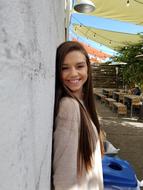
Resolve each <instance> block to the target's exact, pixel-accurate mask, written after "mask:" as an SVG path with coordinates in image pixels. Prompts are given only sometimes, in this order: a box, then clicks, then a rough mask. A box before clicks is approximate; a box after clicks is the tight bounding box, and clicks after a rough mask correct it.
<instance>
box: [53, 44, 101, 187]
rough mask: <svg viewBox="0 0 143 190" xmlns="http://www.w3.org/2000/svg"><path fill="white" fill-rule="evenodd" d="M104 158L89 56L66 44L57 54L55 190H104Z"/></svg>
mask: <svg viewBox="0 0 143 190" xmlns="http://www.w3.org/2000/svg"><path fill="white" fill-rule="evenodd" d="M102 154H103V144H102V142H101V139H100V125H99V122H98V118H97V114H96V110H95V104H94V97H93V89H92V78H91V68H90V61H89V57H88V54H87V52H86V50H85V49H84V48H83V46H82V45H81V44H80V43H78V42H72V41H68V42H64V43H62V44H61V45H60V46H59V47H58V48H57V54H56V91H55V112H54V148H53V175H52V177H53V186H54V189H55V190H103V176H102V175H103V174H102V162H101V156H102Z"/></svg>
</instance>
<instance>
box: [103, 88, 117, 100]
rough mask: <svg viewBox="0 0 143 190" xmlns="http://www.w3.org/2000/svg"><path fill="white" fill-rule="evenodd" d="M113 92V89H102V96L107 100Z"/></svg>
mask: <svg viewBox="0 0 143 190" xmlns="http://www.w3.org/2000/svg"><path fill="white" fill-rule="evenodd" d="M114 90H115V89H109V88H104V89H103V94H104V95H105V96H107V97H108V98H109V97H112V95H113V91H114Z"/></svg>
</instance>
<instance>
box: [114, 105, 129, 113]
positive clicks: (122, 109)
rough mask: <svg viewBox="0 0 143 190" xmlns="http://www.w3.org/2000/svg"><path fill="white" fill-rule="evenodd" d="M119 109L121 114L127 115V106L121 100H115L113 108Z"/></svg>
mask: <svg viewBox="0 0 143 190" xmlns="http://www.w3.org/2000/svg"><path fill="white" fill-rule="evenodd" d="M115 109H116V110H117V113H118V114H120V115H127V106H126V105H124V104H122V103H120V102H113V110H115Z"/></svg>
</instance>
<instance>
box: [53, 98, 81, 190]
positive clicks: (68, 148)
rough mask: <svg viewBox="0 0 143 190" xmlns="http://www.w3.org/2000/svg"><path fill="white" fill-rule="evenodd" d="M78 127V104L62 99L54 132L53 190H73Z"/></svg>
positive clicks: (69, 99) (71, 100) (74, 186)
mask: <svg viewBox="0 0 143 190" xmlns="http://www.w3.org/2000/svg"><path fill="white" fill-rule="evenodd" d="M79 127H80V111H79V104H78V102H77V101H76V100H73V99H72V98H68V97H67V98H63V99H62V100H61V103H60V109H59V114H58V116H57V118H56V130H55V132H54V161H53V183H54V187H55V190H75V189H76V185H77V152H78V139H79Z"/></svg>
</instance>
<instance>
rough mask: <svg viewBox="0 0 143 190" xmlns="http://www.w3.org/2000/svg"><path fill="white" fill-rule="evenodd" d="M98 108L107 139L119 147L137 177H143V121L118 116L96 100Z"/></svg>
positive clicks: (120, 152) (120, 153)
mask: <svg viewBox="0 0 143 190" xmlns="http://www.w3.org/2000/svg"><path fill="white" fill-rule="evenodd" d="M96 108H97V112H98V114H99V118H100V120H101V123H102V125H103V128H104V130H105V132H106V134H107V139H108V140H109V141H110V142H111V143H112V144H113V145H114V146H115V147H116V148H119V149H120V151H119V157H120V158H122V159H124V160H127V161H128V162H129V163H130V164H131V165H132V166H133V167H134V169H135V172H136V175H137V178H138V179H139V180H142V179H143V123H141V122H137V121H136V118H132V119H131V118H130V117H128V118H124V117H120V118H118V117H117V115H116V114H115V113H113V112H112V111H111V110H110V109H109V107H108V106H106V105H104V104H101V102H100V100H96Z"/></svg>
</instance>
